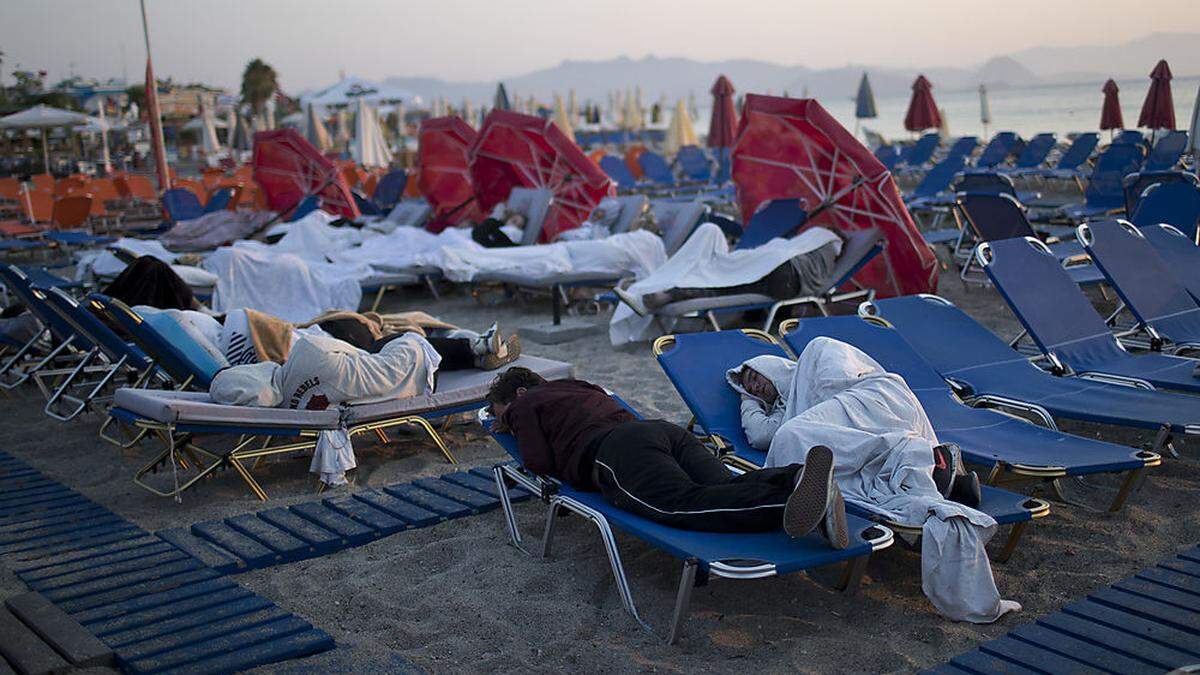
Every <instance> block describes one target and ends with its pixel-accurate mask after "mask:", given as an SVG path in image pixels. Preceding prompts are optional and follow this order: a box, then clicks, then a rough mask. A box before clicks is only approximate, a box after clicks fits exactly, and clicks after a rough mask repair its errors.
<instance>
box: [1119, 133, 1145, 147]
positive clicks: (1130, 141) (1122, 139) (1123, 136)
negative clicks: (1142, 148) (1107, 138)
mask: <svg viewBox="0 0 1200 675" xmlns="http://www.w3.org/2000/svg"><path fill="white" fill-rule="evenodd" d="M1145 142H1146V137H1145V136H1143V135H1142V132H1140V131H1138V130H1137V129H1124V130H1122V131H1121V133H1119V134H1117V137H1116V138H1114V139H1113V142H1112V145H1136V144H1141V143H1145Z"/></svg>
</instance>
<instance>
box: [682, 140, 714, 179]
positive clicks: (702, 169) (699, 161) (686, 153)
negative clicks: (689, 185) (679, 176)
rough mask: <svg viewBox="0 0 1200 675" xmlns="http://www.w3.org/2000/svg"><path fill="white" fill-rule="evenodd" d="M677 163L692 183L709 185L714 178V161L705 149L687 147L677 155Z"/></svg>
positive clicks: (694, 146) (693, 146)
mask: <svg viewBox="0 0 1200 675" xmlns="http://www.w3.org/2000/svg"><path fill="white" fill-rule="evenodd" d="M675 163H676V164H677V165H678V166H679V170H680V172H681V173H683V176H684V178H687V179H688V180H690V181H699V182H701V183H709V182H711V181H712V177H713V164H714V162H713V160H712V158H711V157H709V156H708V153H706V152H704V148H701V147H699V146H696V145H685V146H683V147H682V148H680V149H679V152H677V153H675Z"/></svg>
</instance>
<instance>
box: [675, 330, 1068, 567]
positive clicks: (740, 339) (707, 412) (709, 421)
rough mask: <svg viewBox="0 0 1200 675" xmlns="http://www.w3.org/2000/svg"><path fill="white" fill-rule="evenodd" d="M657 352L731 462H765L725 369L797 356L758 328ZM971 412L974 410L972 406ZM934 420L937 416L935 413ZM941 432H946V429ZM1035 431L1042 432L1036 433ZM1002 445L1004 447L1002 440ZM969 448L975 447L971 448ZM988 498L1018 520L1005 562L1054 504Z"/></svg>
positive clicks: (683, 339) (989, 460)
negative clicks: (1029, 524)
mask: <svg viewBox="0 0 1200 675" xmlns="http://www.w3.org/2000/svg"><path fill="white" fill-rule="evenodd" d="M842 318H848V319H852V320H854V321H859V322H860V323H861V320H859V319H857V318H854V317H842ZM822 321H823V320H822ZM848 342H850V343H851V344H854V343H853V341H849V340H848ZM654 354H655V356H656V358H657V359H658V364H659V365H660V366H661V367H662V369H663V372H665V373H666V375H667V379H669V380H671V384H672V385H673V386H674V387H675V390H676V391H677V392H679V396H680V398H682V399H683V402H684V403H685V404H686V405H687V407H688V410H690V411H691V413H692V415H693V418H694V421H695V424H696V426H698V427H699V429H700V430H701V431H703V433H704V434H705V435H707V436H708V437H709V438H710V440H711V441H712V442H713V444H714V445H716V447H717V448H718V450H719V451H720V452H722V453H726V455H727V456H728V460H729V461H732V462H735V463H740V464H741V465H743V466H747V467H759V466H763V465H764V464H765V462H766V456H767V454H766V452H763V451H761V450H758V449H756V448H754V447H752V446H751V445H750V442H749V440H747V439H746V434H745V431H744V429H743V428H742V421H741V400H740V398H739V396H738V394H737V392H735V391H733V389H732V388H730V387H729V385H728V384H727V383H726V381H725V373H726V371H728V370H729V369H731V368H735V367H737V366H738V365H740V364H741V363H743V362H745V361H747V360H749V359H751V358H754V357H755V356H763V355H767V356H779V357H783V358H792V356H791V355H789V354H788V352H787V351H785V350H784V348H783V347H782V346H780V345H779V344H778V343H777V342H775V340H774V339H773V338H772V337H771V336H770V335H768V334H767V333H764V332H762V331H756V330H741V331H722V332H719V333H689V334H684V335H667V336H664V337H661V338H659V339H658V340H656V341H655V343H654ZM882 365H883V366H884V367H885V368H888V367H889V366H888V364H887V363H882ZM942 386H943V388H944V387H945V384H944V383H943V385H942ZM966 410H968V412H970V409H966ZM978 412H980V413H984V415H983V416H984V417H985V418H990V419H989V420H988V421H989V422H991V423H992V424H997V423H998V424H999V426H1006V425H1007V423H1008V421H1012V422H1014V423H1015V424H1016V425H1018V426H1014V427H1013V428H1014V429H1017V428H1019V425H1021V424H1023V423H1021V422H1016V421H1015V420H1012V419H1011V418H1004V417H1001V416H999V415H998V414H997V413H989V412H987V411H982V410H981V411H978ZM930 419H931V420H932V419H933V417H932V415H931V416H930ZM980 426H983V427H984V428H985V429H989V430H990V428H991V427H990V425H980ZM935 427H936V423H935ZM1030 428H1031V429H1033V428H1035V427H1030ZM938 433H939V435H940V434H941V430H940V429H939V430H938ZM968 434H969V432H966V433H962V434H960V435H962V436H964V437H965V440H967V441H971V440H972V438H971V437H970V436H969V435H968ZM976 435H977V436H978V438H977V439H975V440H976V441H977V442H981V443H985V445H984V446H983V447H984V448H988V449H990V443H989V441H988V440H987V437H986V436H984V432H979V433H977V434H976ZM1035 435H1037V434H1036V432H1035ZM946 440H950V439H946ZM1041 440H1042V441H1044V440H1045V439H1044V438H1043V439H1041ZM1027 444H1028V445H1035V444H1033V443H1027ZM960 445H963V446H964V447H963V452H964V454H966V453H967V452H972V453H976V454H973V455H969V457H978V458H979V459H978V460H976V461H980V462H981V463H984V464H987V465H988V466H993V465H996V464H997V460H996V459H995V458H993V457H992V456H991V453H990V452H989V451H988V450H987V449H985V450H983V451H980V450H977V449H974V448H975V447H977V446H971V445H970V443H968V444H961V443H960ZM996 445H999V446H1001V447H1004V446H1003V443H1002V442H1000V443H996ZM968 447H970V448H972V449H970V450H968ZM983 497H984V501H983V504H982V506H981V510H983V511H984V512H986V513H988V514H989V515H991V516H992V517H994V518H996V520H997V521H998V522H999V523H1001V524H1013V526H1014V527H1013V529H1012V532H1011V533H1010V535H1009V541H1008V543H1007V544H1006V545H1005V546H1004V553H1003V554H1001V555H1000V556H998V557H997V560H1003V559H1004V558H1006V557H1007V556H1008V554H1009V553H1011V552H1012V550H1013V549H1015V547H1016V542H1017V540H1018V539H1019V538H1020V536H1021V533H1022V532H1023V531H1024V528H1025V523H1027V522H1029V521H1030V520H1032V519H1034V518H1039V517H1041V516H1044V515H1046V513H1048V512H1049V508H1050V507H1049V505H1047V504H1046V503H1045V502H1043V501H1041V500H1037V499H1030V498H1028V497H1025V496H1023V495H1018V494H1015V493H1012V492H1008V491H1007V490H1002V489H1000V488H996V487H992V486H989V485H985V486H983ZM846 508H847V510H848V511H849V512H851V513H853V514H855V515H858V516H860V517H863V518H870V519H874V520H879V521H881V522H883V523H884V524H885V525H887V526H888V527H889V528H891V529H893V530H895V531H897V532H900V533H903V534H907V535H914V536H915V535H920V527H913V526H911V525H906V524H904V523H899V522H896V521H894V520H890V519H885V518H881V517H880V515H879V514H878V513H876V512H875V511H872V510H871V509H870V508H869V507H867V506H865V505H861V504H856V503H854V502H847V504H846Z"/></svg>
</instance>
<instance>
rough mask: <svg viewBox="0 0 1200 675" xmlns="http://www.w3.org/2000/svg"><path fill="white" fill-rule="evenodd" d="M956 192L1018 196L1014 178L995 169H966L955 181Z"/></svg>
mask: <svg viewBox="0 0 1200 675" xmlns="http://www.w3.org/2000/svg"><path fill="white" fill-rule="evenodd" d="M954 191H955V192H980V193H984V192H986V193H988V194H993V195H998V194H1006V195H1012V196H1013V197H1016V196H1017V188H1016V186H1014V185H1013V180H1012V178H1009V177H1008V176H1006V175H1004V174H1002V173H996V172H994V171H980V170H979V169H969V170H967V171H964V172H963V173H962V175H961V176H959V177H958V179H957V180H955V181H954Z"/></svg>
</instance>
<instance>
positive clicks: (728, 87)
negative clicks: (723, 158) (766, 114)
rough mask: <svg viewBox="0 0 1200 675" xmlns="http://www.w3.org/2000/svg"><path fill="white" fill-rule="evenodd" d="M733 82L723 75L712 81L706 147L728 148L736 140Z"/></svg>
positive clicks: (736, 122)
mask: <svg viewBox="0 0 1200 675" xmlns="http://www.w3.org/2000/svg"><path fill="white" fill-rule="evenodd" d="M733 92H734V89H733V83H732V82H730V81H729V78H727V77H725V76H724V75H722V76H720V77H718V78H717V81H716V82H715V83H713V87H712V97H713V107H712V118H711V119H710V120H709V122H708V147H710V148H730V147H733V143H734V141H736V140H737V124H738V121H737V111H736V110H735V109H734V107H733Z"/></svg>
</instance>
